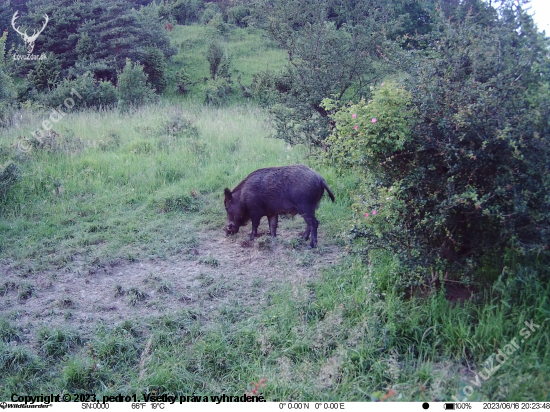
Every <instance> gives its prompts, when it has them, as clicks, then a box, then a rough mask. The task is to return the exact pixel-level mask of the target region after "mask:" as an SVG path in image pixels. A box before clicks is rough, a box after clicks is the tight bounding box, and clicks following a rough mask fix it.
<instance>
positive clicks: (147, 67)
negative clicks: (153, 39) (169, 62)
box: [143, 47, 166, 93]
mask: <svg viewBox="0 0 550 412" xmlns="http://www.w3.org/2000/svg"><path fill="white" fill-rule="evenodd" d="M143 71H144V72H145V74H147V79H148V81H149V84H150V85H151V86H153V88H154V89H155V90H156V92H157V93H162V92H163V91H164V89H165V88H166V78H165V72H166V62H165V61H164V54H162V52H161V51H160V50H159V49H157V48H154V47H148V48H147V49H146V50H145V56H144V57H143Z"/></svg>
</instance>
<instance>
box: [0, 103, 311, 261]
mask: <svg viewBox="0 0 550 412" xmlns="http://www.w3.org/2000/svg"><path fill="white" fill-rule="evenodd" d="M70 116H71V117H70V118H68V119H65V121H64V122H63V123H61V122H60V123H59V127H57V128H56V130H57V133H58V134H59V135H60V137H59V136H58V140H63V138H66V139H74V140H80V141H81V142H82V143H81V144H80V147H74V146H71V147H69V148H68V149H67V150H59V151H58V152H56V153H51V152H49V151H46V150H41V149H37V150H32V151H31V152H29V153H21V154H20V157H21V158H22V161H21V162H19V167H20V169H21V173H22V179H21V180H20V182H19V183H18V184H17V186H16V188H15V190H13V191H12V192H11V194H10V197H9V198H8V199H7V201H6V202H4V203H2V205H1V206H0V207H1V214H2V224H1V225H0V239H1V240H0V247H1V253H2V256H3V257H8V256H9V257H10V259H15V260H17V261H19V262H28V263H26V264H27V265H29V269H32V270H38V269H40V268H45V267H48V265H53V266H55V267H63V266H65V265H67V264H68V263H70V260H71V256H73V255H75V254H85V255H88V256H89V259H90V261H93V260H95V259H101V260H102V261H108V260H110V259H115V258H128V257H130V256H132V257H134V258H136V259H139V258H143V257H145V256H148V255H165V254H176V253H180V252H182V251H185V249H186V247H188V246H189V245H192V244H193V242H194V241H195V240H194V239H195V236H194V234H193V230H192V228H193V222H196V221H200V222H202V223H203V224H204V225H206V227H209V228H221V227H223V221H224V211H223V208H220V207H219V206H220V204H221V195H222V193H223V189H224V187H234V186H235V185H236V184H237V183H238V182H239V181H240V180H242V179H243V178H244V177H246V176H247V175H248V174H249V173H250V172H252V171H253V170H255V169H258V168H260V167H266V166H272V165H281V164H292V163H296V162H299V161H301V160H302V159H303V151H302V150H301V149H300V148H289V147H287V146H285V144H284V143H283V142H282V141H277V140H272V139H266V135H267V134H268V133H269V128H268V127H267V126H266V124H267V118H266V115H265V113H264V112H263V111H262V110H260V109H256V108H246V107H233V108H228V109H215V108H207V107H202V106H197V105H192V104H190V105H187V106H185V105H184V106H180V105H178V106H176V105H170V104H166V105H159V106H151V107H147V108H142V109H139V110H138V111H136V112H135V113H133V114H131V115H127V116H121V115H119V113H118V112H81V113H74V114H71V115H70ZM39 120H40V117H39V116H38V117H35V118H31V119H29V122H28V124H24V125H21V128H20V129H18V130H12V131H11V132H12V133H11V135H9V134H8V135H5V136H4V139H3V143H4V147H6V146H7V145H8V144H10V143H12V144H13V142H15V140H16V137H17V136H18V135H19V134H23V135H25V136H29V134H30V133H29V132H30V130H31V128H32V126H33V124H36V123H38V121H39ZM174 121H175V122H178V121H179V122H180V123H181V124H184V126H182V129H181V130H179V131H177V130H176V131H174V130H173V129H170V134H167V125H168V124H173V123H174ZM186 122H190V124H192V126H189V125H188V124H187V123H186ZM187 126H189V127H190V128H191V129H189V127H187ZM190 130H191V131H190ZM109 135H115V136H118V137H117V141H118V145H117V146H113V147H110V148H107V149H105V147H104V146H102V142H105V141H106V140H107V139H108V138H109ZM3 161H5V159H4V160H3ZM143 245H147V246H146V247H145V249H144V248H143V247H142V246H143ZM39 255H40V256H39ZM31 259H32V262H30V260H31Z"/></svg>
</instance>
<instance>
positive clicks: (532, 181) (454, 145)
mask: <svg viewBox="0 0 550 412" xmlns="http://www.w3.org/2000/svg"><path fill="white" fill-rule="evenodd" d="M503 7H505V8H504V9H503V10H501V13H500V14H498V15H497V14H496V13H495V15H494V18H493V20H492V22H491V24H490V25H488V24H487V23H486V22H485V23H484V24H483V25H478V24H477V23H476V22H475V18H474V17H471V16H469V15H467V16H466V17H464V19H463V21H459V22H457V23H451V22H449V21H448V20H441V21H440V22H439V23H438V27H437V30H434V32H433V33H432V34H430V35H429V36H426V37H425V38H424V40H425V44H426V45H427V48H426V49H425V50H422V51H419V52H416V53H413V54H412V57H413V58H412V59H411V64H410V66H409V68H408V72H409V74H410V77H409V78H408V80H407V84H406V87H407V90H408V91H407V90H405V89H403V88H399V87H397V86H396V85H392V84H386V85H384V86H380V87H379V88H378V89H377V90H376V91H375V92H374V95H373V99H372V101H370V102H368V103H365V102H361V103H360V104H357V105H350V106H345V107H343V108H341V109H339V110H337V111H336V113H334V114H333V119H334V120H335V121H336V130H335V132H334V133H333V135H332V136H330V138H329V139H327V141H326V143H327V145H328V147H329V150H328V155H327V157H328V158H329V159H330V160H331V161H332V162H334V163H336V164H337V165H340V166H341V167H354V168H357V169H358V170H361V171H362V172H363V174H364V176H365V183H364V185H363V188H362V190H361V192H360V193H358V196H357V202H356V204H355V209H356V212H358V215H359V216H361V220H360V221H358V225H357V227H356V228H355V229H354V234H355V235H356V237H358V238H362V239H363V240H362V242H363V244H364V245H365V250H368V249H370V248H372V247H380V246H382V247H388V248H391V249H393V250H394V251H396V253H399V254H400V255H401V257H402V258H403V259H402V260H403V261H408V262H409V263H410V264H411V265H412V266H414V267H426V266H429V265H434V264H437V265H441V267H447V268H448V267H449V266H451V265H452V266H454V267H455V269H460V270H461V272H462V273H468V272H470V271H472V269H475V268H476V267H479V263H481V262H483V261H485V260H487V259H492V261H493V262H498V260H497V259H498V256H502V253H503V252H504V250H505V249H506V248H512V249H514V250H515V251H516V253H520V254H523V253H529V252H536V253H541V252H544V253H546V252H547V251H548V249H549V243H550V239H549V233H550V231H549V230H550V195H549V193H550V171H549V165H550V140H549V139H548V136H549V135H550V122H549V120H550V93H549V91H548V78H549V77H548V74H549V73H550V61H549V60H548V58H547V57H546V53H547V45H548V42H547V40H544V38H543V37H541V36H539V35H538V34H537V32H536V28H534V27H533V24H532V20H529V19H528V18H526V16H525V15H523V14H522V13H523V12H522V11H521V10H520V9H512V8H508V9H507V8H506V6H503ZM499 16H500V17H499ZM518 25H519V26H521V31H519V30H518V29H517V27H519V26H518ZM495 44H498V45H499V47H496V48H495V47H494V45H495ZM324 104H325V107H326V109H327V110H332V111H334V110H335V109H337V105H336V103H335V102H333V101H331V100H325V102H324ZM354 115H355V116H354ZM390 189H392V191H391V192H390ZM372 210H377V212H378V213H377V215H376V216H374V215H373V212H372ZM365 213H371V215H370V217H368V218H366V217H365Z"/></svg>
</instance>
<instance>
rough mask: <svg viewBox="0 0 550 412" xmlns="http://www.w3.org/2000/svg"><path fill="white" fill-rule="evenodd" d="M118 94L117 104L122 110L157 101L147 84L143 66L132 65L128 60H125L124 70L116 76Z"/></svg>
mask: <svg viewBox="0 0 550 412" xmlns="http://www.w3.org/2000/svg"><path fill="white" fill-rule="evenodd" d="M118 93H119V101H118V104H119V107H120V108H121V109H123V110H126V109H128V108H130V107H132V106H141V105H143V104H145V103H150V102H155V101H157V100H158V96H157V95H156V94H155V92H154V90H152V89H151V87H150V86H149V85H148V84H147V76H146V75H145V73H144V72H143V66H142V65H140V64H139V63H134V64H132V62H131V60H130V59H127V60H126V66H124V70H123V71H122V73H119V74H118Z"/></svg>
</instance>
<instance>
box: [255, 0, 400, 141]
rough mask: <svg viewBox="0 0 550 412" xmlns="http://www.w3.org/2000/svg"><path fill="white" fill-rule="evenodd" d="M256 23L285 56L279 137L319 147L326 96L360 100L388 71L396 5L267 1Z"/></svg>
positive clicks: (325, 128) (261, 5) (370, 1)
mask: <svg viewBox="0 0 550 412" xmlns="http://www.w3.org/2000/svg"><path fill="white" fill-rule="evenodd" d="M254 21H255V22H256V24H257V25H259V26H260V27H262V28H264V29H265V30H266V31H267V32H268V34H269V35H270V37H271V38H272V39H273V40H274V41H275V42H276V43H277V44H278V45H279V46H280V47H282V48H283V49H285V50H286V51H287V54H288V59H289V63H290V64H289V67H288V69H287V71H286V76H287V80H288V82H287V86H288V88H287V89H286V90H284V91H280V92H279V105H277V106H275V107H274V108H273V112H274V114H275V120H276V133H275V137H279V138H283V139H285V140H286V141H288V142H290V143H301V142H305V143H308V144H309V143H313V144H316V145H318V144H320V143H321V141H322V140H323V139H324V138H325V137H326V136H327V134H328V130H329V129H328V122H329V120H328V118H327V112H326V111H325V110H324V109H323V107H322V106H321V101H322V100H323V98H325V97H330V96H335V97H336V98H337V99H343V98H346V99H350V98H351V99H357V98H359V97H362V96H365V95H368V93H369V88H368V86H369V85H370V84H372V83H373V82H374V81H376V80H377V79H380V78H381V76H383V75H384V74H386V73H387V72H388V70H389V69H390V66H389V65H388V64H387V63H388V62H389V61H388V54H389V53H390V52H391V46H390V45H389V44H388V43H387V42H386V38H387V36H388V34H390V33H393V31H394V30H395V29H396V27H397V21H396V19H395V17H394V15H393V7H392V2H390V1H388V2H380V1H375V0H366V1H361V2H349V1H344V0H341V1H340V0H323V1H313V0H307V1H297V0H273V1H268V0H263V1H261V2H259V5H258V6H257V8H256V9H255V13H254Z"/></svg>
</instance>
